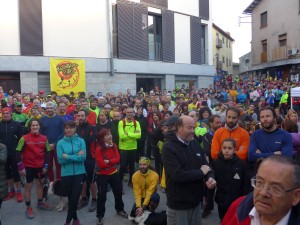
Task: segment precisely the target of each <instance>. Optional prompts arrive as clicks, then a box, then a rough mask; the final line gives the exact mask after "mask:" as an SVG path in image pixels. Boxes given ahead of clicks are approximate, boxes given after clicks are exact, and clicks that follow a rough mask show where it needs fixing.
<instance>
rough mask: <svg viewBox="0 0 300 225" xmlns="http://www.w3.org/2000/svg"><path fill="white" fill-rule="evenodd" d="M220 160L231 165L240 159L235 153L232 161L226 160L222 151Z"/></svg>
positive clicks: (219, 156)
mask: <svg viewBox="0 0 300 225" xmlns="http://www.w3.org/2000/svg"><path fill="white" fill-rule="evenodd" d="M218 158H219V159H221V160H223V161H226V162H228V163H230V164H232V163H235V162H236V161H238V160H239V157H238V156H237V155H236V154H235V153H234V154H233V156H232V158H231V159H225V158H224V155H223V154H222V151H219V155H218Z"/></svg>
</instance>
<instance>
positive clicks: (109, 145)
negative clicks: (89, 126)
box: [105, 143, 114, 148]
mask: <svg viewBox="0 0 300 225" xmlns="http://www.w3.org/2000/svg"><path fill="white" fill-rule="evenodd" d="M105 146H106V148H110V147H113V146H114V145H113V144H106V143H105Z"/></svg>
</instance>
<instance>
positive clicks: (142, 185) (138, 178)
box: [132, 169, 159, 208]
mask: <svg viewBox="0 0 300 225" xmlns="http://www.w3.org/2000/svg"><path fill="white" fill-rule="evenodd" d="M158 179H159V177H158V174H157V173H156V172H154V171H153V170H150V169H149V170H148V172H147V173H146V174H142V173H141V172H140V171H137V172H135V173H134V174H133V176H132V184H133V193H134V198H135V204H136V207H137V208H140V207H142V206H148V205H149V203H150V198H151V196H152V195H153V194H154V193H155V192H156V190H157V183H158ZM142 199H144V202H142Z"/></svg>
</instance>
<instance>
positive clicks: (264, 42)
mask: <svg viewBox="0 0 300 225" xmlns="http://www.w3.org/2000/svg"><path fill="white" fill-rule="evenodd" d="M261 46H262V51H263V52H267V51H268V42H267V40H263V41H261Z"/></svg>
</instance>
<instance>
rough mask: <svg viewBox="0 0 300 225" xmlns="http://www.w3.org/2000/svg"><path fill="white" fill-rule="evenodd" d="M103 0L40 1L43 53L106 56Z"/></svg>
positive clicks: (105, 26)
mask: <svg viewBox="0 0 300 225" xmlns="http://www.w3.org/2000/svg"><path fill="white" fill-rule="evenodd" d="M106 2H107V1H105V0H101V1H99V0H89V1H88V4H87V2H86V1H82V0H64V1H61V0H51V1H50V0H42V10H43V39H44V55H45V56H65V57H85V56H86V57H96V58H108V57H109V46H108V35H107V18H108V16H107V12H106Z"/></svg>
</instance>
